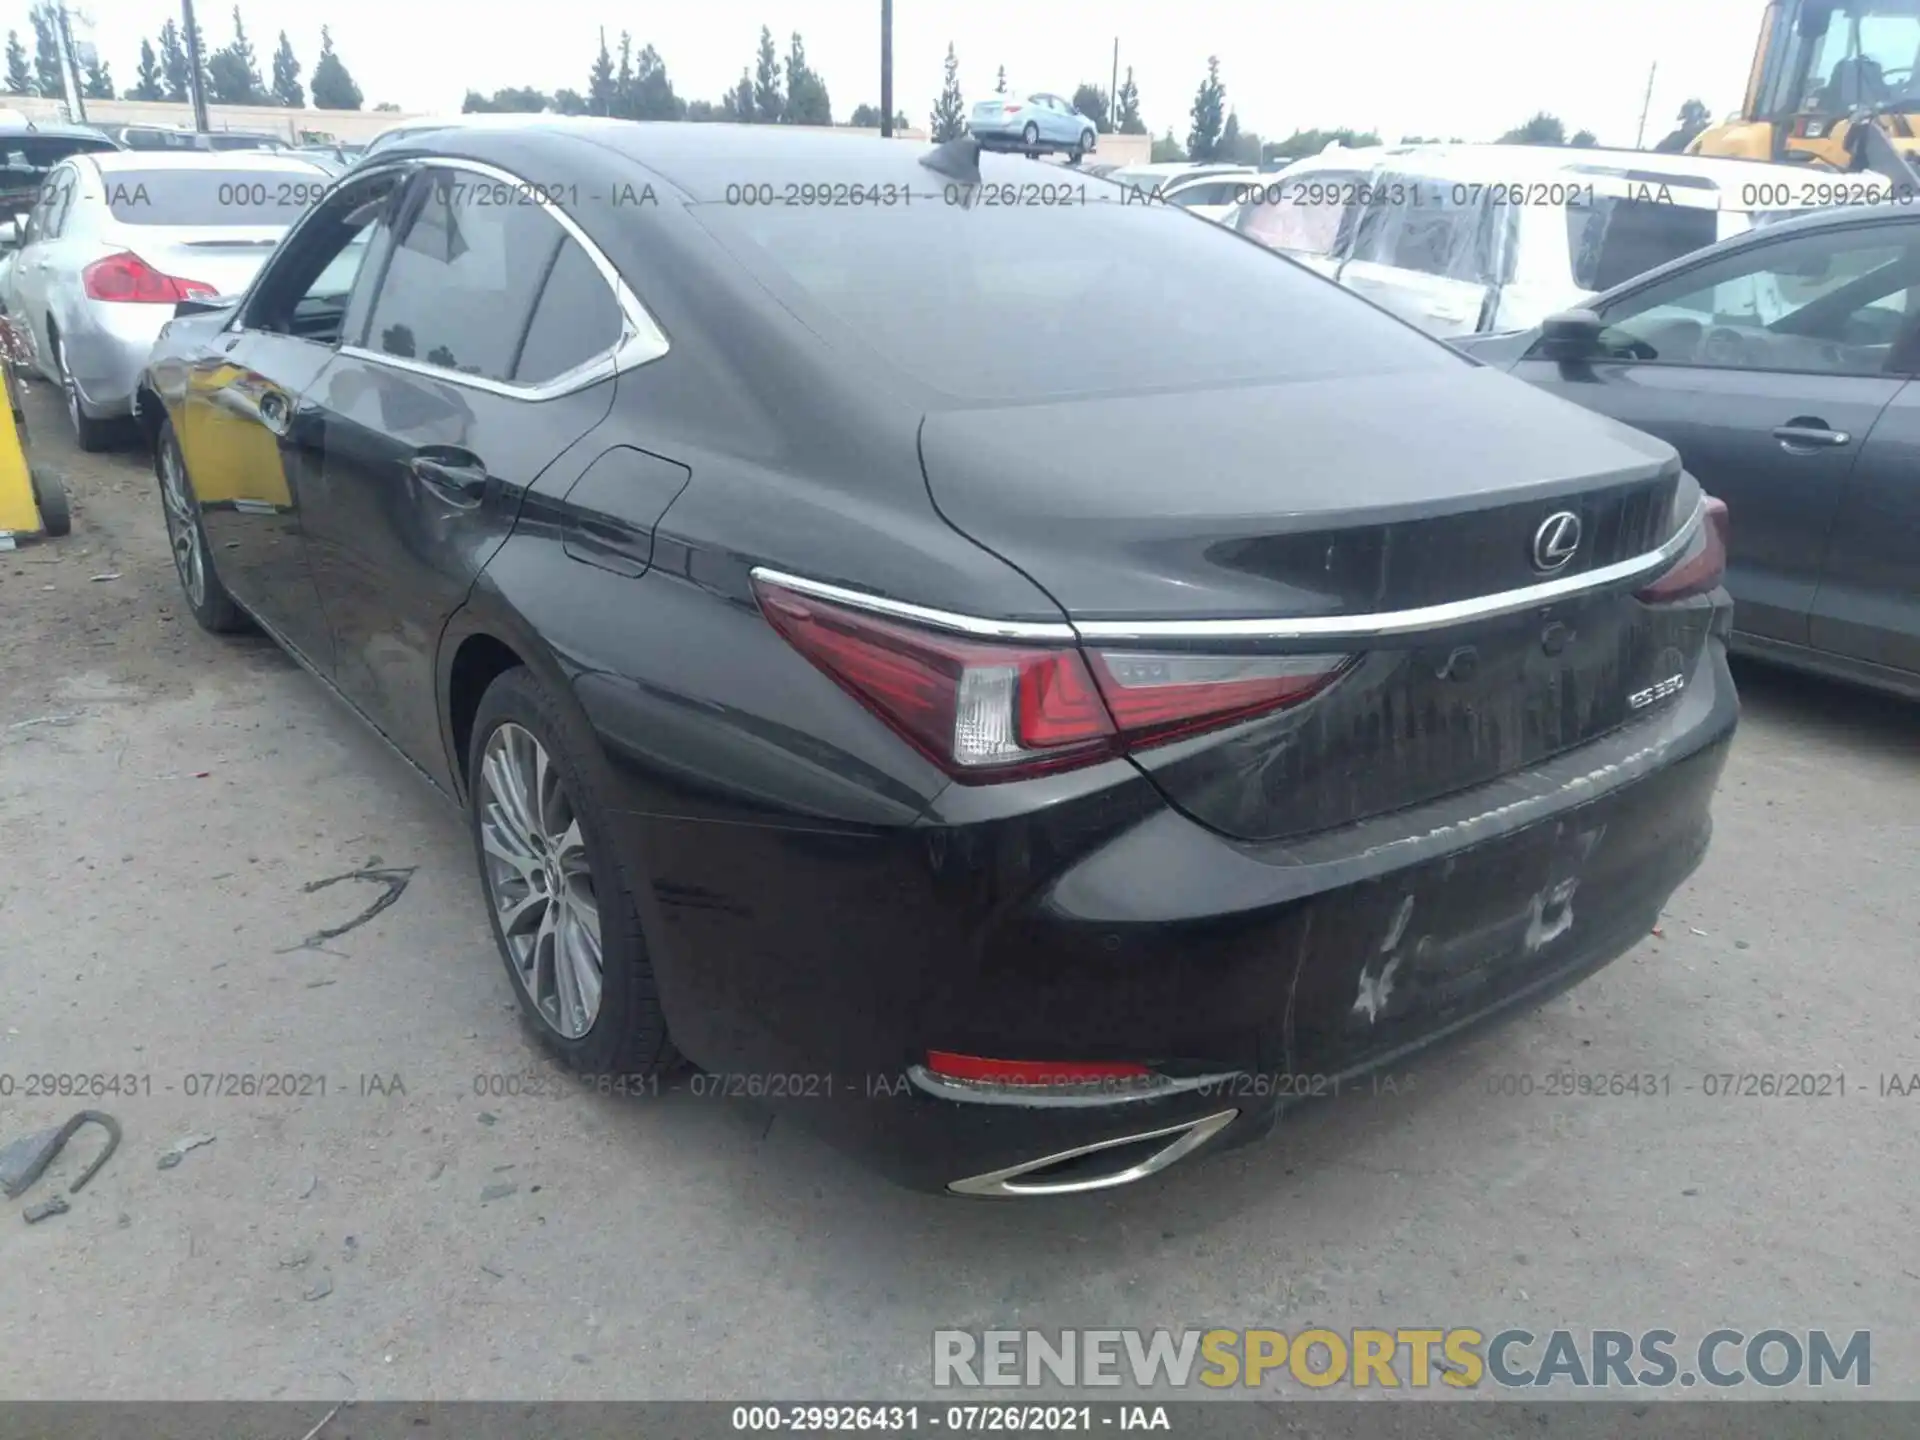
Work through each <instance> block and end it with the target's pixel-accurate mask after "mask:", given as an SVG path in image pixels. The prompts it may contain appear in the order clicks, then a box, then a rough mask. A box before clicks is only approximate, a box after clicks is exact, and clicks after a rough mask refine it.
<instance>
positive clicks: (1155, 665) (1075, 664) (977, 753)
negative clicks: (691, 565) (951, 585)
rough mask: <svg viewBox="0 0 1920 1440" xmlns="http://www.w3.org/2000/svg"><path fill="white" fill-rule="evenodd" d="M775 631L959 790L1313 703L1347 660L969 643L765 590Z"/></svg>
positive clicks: (763, 584)
mask: <svg viewBox="0 0 1920 1440" xmlns="http://www.w3.org/2000/svg"><path fill="white" fill-rule="evenodd" d="M755 586H756V590H757V593H758V595H759V599H760V608H761V610H762V612H763V613H764V614H765V615H766V617H767V620H768V622H769V623H770V624H772V626H773V627H774V629H776V630H778V631H779V632H780V634H781V635H782V636H784V637H785V638H786V640H787V641H788V643H790V644H791V645H792V646H793V647H794V648H795V649H797V650H798V651H799V652H800V653H801V654H802V655H805V656H806V657H807V659H809V660H811V661H812V662H813V663H814V664H815V665H817V666H819V667H820V669H822V670H824V671H825V672H826V673H827V674H828V675H830V676H831V677H832V678H833V679H834V680H836V681H838V682H839V683H840V685H841V686H842V688H844V689H845V690H846V691H847V692H848V693H849V694H851V695H852V696H853V697H854V698H855V699H857V700H859V701H860V702H861V703H862V704H863V705H865V706H866V707H867V708H868V709H869V710H871V711H873V712H874V714H876V715H878V716H879V717H880V718H881V719H882V720H885V721H886V722H887V723H888V724H889V725H891V726H892V727H893V728H894V729H895V730H897V731H898V732H899V733H900V734H901V735H903V736H904V737H905V738H906V739H908V740H909V741H911V742H912V743H913V744H914V745H915V746H917V747H918V748H919V749H920V750H921V751H922V752H924V753H925V754H926V755H927V756H928V757H929V758H930V759H932V760H933V761H934V763H935V764H937V765H939V766H940V767H941V769H943V770H945V771H946V772H947V773H948V774H950V775H952V776H954V777H955V778H956V779H960V780H964V781H969V782H973V783H986V782H991V781H996V780H1011V779H1016V778H1021V777H1024V776H1029V775H1038V774H1044V773H1046V772H1049V771H1054V770H1062V769H1068V768H1071V767H1074V766H1078V765H1086V764H1090V763H1092V762H1094V761H1097V760H1104V759H1108V758H1111V757H1112V756H1115V755H1120V754H1124V753H1126V752H1127V751H1129V750H1138V749H1143V748H1145V747H1147V746H1150V745H1158V744H1164V743H1166V742H1167V741H1169V740H1174V739H1178V738H1181V737H1184V736H1188V735H1192V734H1194V733H1196V732H1198V731H1202V730H1210V729H1214V728H1216V727H1218V726H1221V725H1228V724H1232V723H1234V722H1236V721H1239V720H1244V719H1248V718H1251V717H1252V716H1254V715H1259V714H1263V713H1266V712H1267V711H1270V710H1277V709H1280V708H1282V707H1284V706H1287V705H1291V704H1295V703H1297V702H1299V701H1301V700H1304V699H1306V698H1307V697H1308V696H1310V695H1312V694H1313V693H1315V692H1316V691H1318V690H1320V689H1323V688H1324V687H1325V686H1326V685H1327V684H1328V683H1329V682H1330V681H1331V680H1332V679H1333V678H1334V677H1335V675H1337V674H1338V672H1339V671H1340V670H1341V668H1342V667H1343V666H1344V665H1345V664H1346V661H1347V657H1345V656H1341V655H1313V656H1297V655H1290V656H1212V655H1185V654H1159V653H1138V652H1131V651H1128V652H1116V651H1101V650H1095V651H1093V652H1091V660H1092V664H1091V667H1090V666H1089V663H1088V658H1087V657H1083V656H1082V654H1081V652H1080V650H1079V649H1078V648H1076V647H1075V646H1073V645H1072V644H1071V643H1062V644H1059V645H1051V646H1039V645H1015V644H1007V643H1001V642H995V641H980V640H969V639H966V638H963V637H959V636H953V635H948V634H946V633H944V632H937V631H932V630H923V629H921V628H919V627H917V626H913V625H908V624H905V623H902V622H899V621H894V620H884V619H881V618H879V617H878V616H875V615H869V614H867V613H865V612H863V611H860V610H856V609H852V608H850V607H847V606H843V605H837V604H834V603H832V602H830V601H825V600H820V599H817V598H815V597H814V596H811V595H804V594H801V593H799V592H798V591H795V590H790V589H788V588H786V587H785V586H781V585H778V584H774V583H771V582H768V581H756V582H755Z"/></svg>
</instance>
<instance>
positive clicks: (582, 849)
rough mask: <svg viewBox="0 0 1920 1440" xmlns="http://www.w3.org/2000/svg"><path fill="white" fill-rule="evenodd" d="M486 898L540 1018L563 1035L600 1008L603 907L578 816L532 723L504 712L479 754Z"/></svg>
mask: <svg viewBox="0 0 1920 1440" xmlns="http://www.w3.org/2000/svg"><path fill="white" fill-rule="evenodd" d="M479 784H480V794H479V797H478V798H479V802H480V848H481V852H482V854H481V859H482V870H483V871H484V873H485V877H486V884H487V899H488V900H489V902H490V903H491V904H492V905H493V911H494V916H495V918H496V919H497V920H498V921H499V924H500V934H501V936H502V937H503V939H504V940H505V942H506V946H507V954H508V959H509V960H510V961H511V963H512V965H513V970H514V973H515V974H516V975H517V976H519V978H520V983H521V985H522V986H523V987H524V988H525V990H526V992H527V997H528V998H529V999H530V1000H531V1001H532V1002H533V1008H534V1009H535V1010H536V1011H538V1012H539V1014H540V1018H541V1019H542V1020H544V1021H545V1022H546V1023H547V1024H548V1025H550V1026H551V1027H552V1028H553V1029H554V1031H555V1032H557V1033H558V1034H559V1035H561V1036H562V1037H563V1038H565V1039H568V1040H578V1039H580V1038H581V1037H582V1036H584V1035H585V1034H586V1033H587V1032H588V1031H589V1030H591V1029H592V1028H593V1022H594V1020H595V1019H596V1018H597V1017H598V1015H599V1013H600V981H601V967H602V958H601V948H600V907H599V903H598V901H597V900H596V899H595V897H594V893H593V872H592V870H591V869H590V868H589V866H588V864H587V846H586V840H585V838H584V836H583V835H582V834H581V831H580V817H579V816H578V814H576V813H575V811H574V808H573V803H572V801H570V800H569V799H568V797H567V793H566V789H565V787H564V786H563V785H562V784H561V783H560V772H559V769H558V767H557V766H555V765H554V763H553V760H552V757H550V756H549V755H548V754H547V751H546V747H545V746H543V745H542V744H541V743H540V742H539V740H537V739H536V738H534V735H533V732H532V731H530V730H528V729H526V728H525V727H523V726H520V725H515V724H513V723H512V722H511V721H509V722H507V723H506V724H503V725H501V726H500V727H499V728H498V729H496V730H495V731H494V732H493V733H492V734H491V735H489V736H488V737H487V743H486V748H485V749H484V750H483V751H482V752H481V760H480V779H479Z"/></svg>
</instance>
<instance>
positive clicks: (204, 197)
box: [103, 170, 333, 227]
mask: <svg viewBox="0 0 1920 1440" xmlns="http://www.w3.org/2000/svg"><path fill="white" fill-rule="evenodd" d="M103 179H104V180H105V182H106V197H107V208H108V209H109V210H111V211H112V212H113V218H114V219H115V220H118V221H119V222H120V223H121V224H123V225H191V226H195V227H200V226H216V225H232V226H236V227H241V226H252V227H258V226H262V225H291V224H292V223H293V222H294V221H295V220H298V219H299V218H300V217H301V216H302V215H304V214H306V213H307V211H308V210H310V209H312V208H313V207H314V206H315V205H318V204H319V203H320V202H321V201H322V200H324V199H325V198H326V196H327V191H328V188H329V187H330V186H331V185H332V183H333V182H332V180H331V178H330V177H328V176H326V175H324V174H321V173H319V172H318V171H316V172H315V173H314V174H312V175H304V174H296V173H293V172H289V171H275V172H272V173H263V172H261V171H259V170H115V171H113V172H111V173H110V174H108V175H106V176H104V177H103Z"/></svg>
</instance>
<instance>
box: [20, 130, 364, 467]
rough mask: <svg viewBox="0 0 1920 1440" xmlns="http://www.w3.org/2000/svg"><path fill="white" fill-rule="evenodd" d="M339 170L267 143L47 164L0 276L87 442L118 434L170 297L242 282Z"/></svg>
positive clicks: (90, 445)
mask: <svg viewBox="0 0 1920 1440" xmlns="http://www.w3.org/2000/svg"><path fill="white" fill-rule="evenodd" d="M330 181H331V177H330V176H329V174H328V172H327V171H326V170H325V169H324V168H322V167H321V166H319V165H316V164H314V163H313V162H311V161H309V160H304V159H301V158H298V157H295V156H291V155H280V154H269V153H266V152H263V151H241V152H231V153H226V154H209V153H205V152H193V151H178V152H165V151H138V150H128V151H106V152H102V153H99V154H87V155H73V156H69V157H68V158H67V159H65V160H63V161H61V162H60V163H59V164H58V165H56V166H55V167H54V168H53V169H52V171H50V172H49V173H48V175H47V179H46V183H45V184H44V185H42V186H41V189H40V196H39V199H38V200H37V201H36V202H35V203H34V207H33V209H32V211H31V212H29V214H28V216H27V218H26V222H25V224H24V226H23V227H22V228H21V232H20V234H19V236H18V253H17V254H15V255H14V256H13V257H12V260H13V263H12V265H11V266H10V267H8V268H7V269H6V271H5V274H4V277H3V279H0V284H4V287H5V289H4V299H5V304H6V309H7V313H8V314H9V315H10V316H12V317H13V319H14V322H15V323H16V324H17V325H19V326H20V327H21V328H22V329H24V330H25V331H26V332H27V333H28V335H29V336H30V338H31V340H32V342H33V348H34V358H35V368H36V369H38V370H39V371H40V373H41V374H43V375H44V376H46V378H47V379H49V380H51V381H53V382H54V383H55V384H57V385H59V386H61V387H62V389H63V390H64V391H65V394H66V404H67V416H68V418H69V420H70V421H71V423H72V425H73V429H74V434H75V436H76V437H77V438H78V440H79V442H80V445H81V447H82V448H83V449H87V450H99V449H104V448H106V447H107V446H109V445H111V444H112V443H113V441H114V439H115V438H116V435H117V433H118V432H119V431H120V429H121V426H120V424H119V422H120V421H121V420H122V419H123V418H124V417H126V416H127V415H129V414H131V413H132V408H133V391H134V383H135V380H136V379H137V377H138V376H139V374H140V368H141V366H143V365H144V364H146V360H147V355H148V352H149V351H151V350H152V349H153V342H154V340H155V338H157V337H158V335H159V333H160V327H161V326H163V325H164V324H166V322H167V321H168V320H169V319H171V318H172V316H173V307H174V305H175V304H176V303H177V302H179V301H181V300H185V299H190V298H193V297H195V296H205V295H219V294H234V293H237V292H239V291H241V290H244V289H246V287H247V286H248V284H249V283H250V282H251V281H252V280H253V276H254V272H255V271H257V270H258V269H259V268H260V266H261V264H262V263H263V262H264V261H265V260H266V258H267V256H268V255H270V254H272V253H273V248H274V246H275V245H277V244H278V243H279V241H280V237H281V236H282V235H284V234H285V233H286V231H287V227H288V226H289V225H291V224H292V223H293V221H294V220H296V219H298V218H299V217H300V216H301V215H303V214H305V213H306V211H307V210H308V209H310V208H311V207H312V206H314V205H315V204H317V203H319V201H320V200H321V199H322V198H323V197H324V196H325V194H326V191H327V187H328V185H329V183H330Z"/></svg>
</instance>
